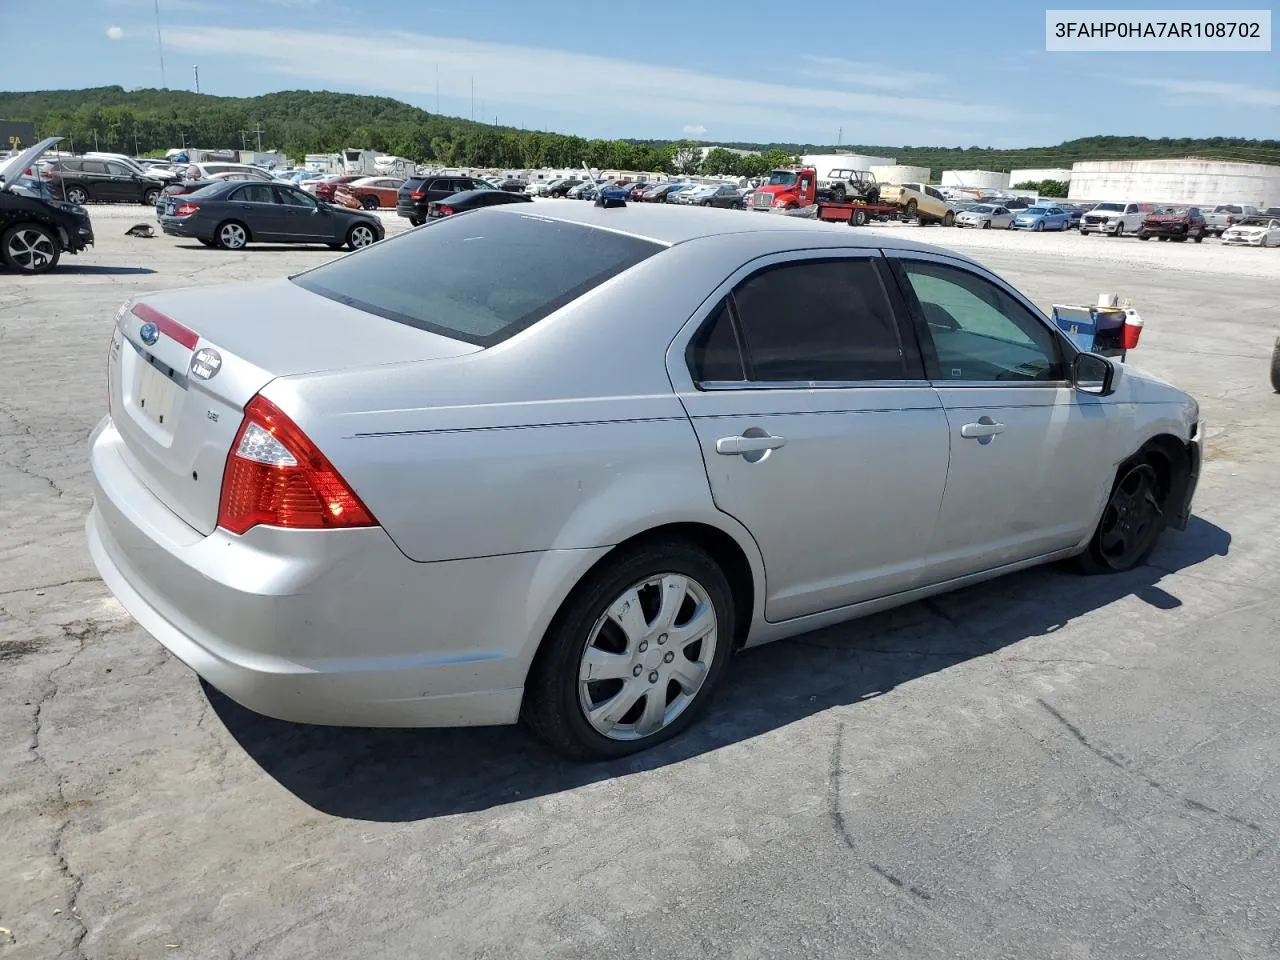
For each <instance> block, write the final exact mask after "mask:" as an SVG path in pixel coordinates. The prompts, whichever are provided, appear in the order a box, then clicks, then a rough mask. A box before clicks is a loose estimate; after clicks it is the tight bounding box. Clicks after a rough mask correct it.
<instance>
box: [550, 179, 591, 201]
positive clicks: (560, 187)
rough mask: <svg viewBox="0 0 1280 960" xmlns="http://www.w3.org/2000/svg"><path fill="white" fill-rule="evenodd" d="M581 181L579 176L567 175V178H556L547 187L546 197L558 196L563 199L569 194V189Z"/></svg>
mask: <svg viewBox="0 0 1280 960" xmlns="http://www.w3.org/2000/svg"><path fill="white" fill-rule="evenodd" d="M581 182H582V179H581V178H580V177H569V178H568V179H567V180H557V181H556V182H555V183H553V184H552V185H551V186H550V187H549V188H547V196H548V197H559V198H560V199H562V200H563V199H564V198H565V197H567V196H568V195H569V191H570V190H572V189H573V188H574V187H576V186H577V185H578V184H580V183H581Z"/></svg>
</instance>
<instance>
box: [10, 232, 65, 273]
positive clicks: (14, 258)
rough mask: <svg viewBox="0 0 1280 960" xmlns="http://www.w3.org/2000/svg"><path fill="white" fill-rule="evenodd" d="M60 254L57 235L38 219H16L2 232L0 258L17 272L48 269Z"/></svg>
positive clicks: (54, 264)
mask: <svg viewBox="0 0 1280 960" xmlns="http://www.w3.org/2000/svg"><path fill="white" fill-rule="evenodd" d="M61 256H62V245H61V244H60V243H59V242H58V238H57V236H56V235H55V234H54V233H53V231H52V230H50V229H49V228H48V227H46V226H43V225H41V224H39V223H16V224H14V225H13V226H12V227H10V228H9V229H8V230H6V231H5V232H4V233H3V234H2V235H0V260H3V261H4V265H5V266H6V267H8V268H9V269H10V270H13V271H15V272H17V273H25V274H27V275H29V276H34V275H35V274H38V273H48V272H49V271H50V270H52V269H53V268H54V267H56V266H57V265H58V260H59V259H60V258H61Z"/></svg>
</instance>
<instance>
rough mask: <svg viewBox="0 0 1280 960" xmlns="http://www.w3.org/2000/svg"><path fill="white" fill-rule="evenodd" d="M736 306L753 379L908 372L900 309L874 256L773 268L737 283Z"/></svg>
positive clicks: (887, 376) (883, 376) (811, 379)
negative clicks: (896, 315)
mask: <svg viewBox="0 0 1280 960" xmlns="http://www.w3.org/2000/svg"><path fill="white" fill-rule="evenodd" d="M733 307H734V310H735V313H736V319H737V322H738V334H739V340H740V342H741V347H742V351H743V355H744V358H745V360H746V375H747V377H748V378H749V379H751V380H755V381H760V382H765V383H824V382H825V383H832V382H850V381H854V382H856V381H864V380H902V379H904V378H905V376H906V374H905V369H906V368H905V362H904V358H903V351H902V345H901V343H900V341H899V338H898V327H897V322H896V320H895V318H894V315H893V308H892V306H891V305H890V302H889V298H888V296H887V295H886V293H885V290H884V286H883V285H882V284H881V281H880V274H879V271H878V270H877V269H876V266H875V264H874V263H873V262H872V261H871V260H810V261H802V262H798V263H788V264H785V265H782V266H775V267H769V268H766V269H765V270H762V271H760V272H759V273H756V274H754V275H752V276H750V277H748V278H747V279H746V280H744V281H743V282H742V283H741V284H739V285H738V287H737V289H735V290H734V292H733Z"/></svg>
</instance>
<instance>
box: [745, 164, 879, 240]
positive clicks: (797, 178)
mask: <svg viewBox="0 0 1280 960" xmlns="http://www.w3.org/2000/svg"><path fill="white" fill-rule="evenodd" d="M815 203H816V204H818V219H820V220H831V221H836V222H840V223H848V224H849V226H851V227H856V226H859V225H861V224H864V223H866V222H867V221H868V220H871V219H877V220H887V219H896V218H897V216H898V208H897V207H895V206H892V205H890V204H881V203H841V202H835V201H829V200H828V201H821V202H819V200H818V171H817V170H815V169H813V167H780V168H778V169H777V170H774V171H773V172H772V173H771V174H769V179H768V180H767V181H765V182H764V183H762V184H761V185H760V186H758V187H756V192H755V193H754V194H752V195H751V209H752V210H758V211H770V210H798V209H800V208H801V207H808V206H811V205H813V204H815Z"/></svg>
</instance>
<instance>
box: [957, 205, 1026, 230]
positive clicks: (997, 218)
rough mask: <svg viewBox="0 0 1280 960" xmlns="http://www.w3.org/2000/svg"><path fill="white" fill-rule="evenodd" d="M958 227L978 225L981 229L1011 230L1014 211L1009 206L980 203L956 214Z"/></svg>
mask: <svg viewBox="0 0 1280 960" xmlns="http://www.w3.org/2000/svg"><path fill="white" fill-rule="evenodd" d="M956 226H957V227H977V228H978V229H980V230H990V229H991V228H992V227H995V228H996V229H998V230H1011V229H1012V228H1013V211H1012V210H1010V209H1009V208H1008V207H1001V206H996V205H993V204H989V203H979V204H977V205H976V206H972V207H969V208H968V209H967V210H961V211H960V212H959V213H957V214H956Z"/></svg>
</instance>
